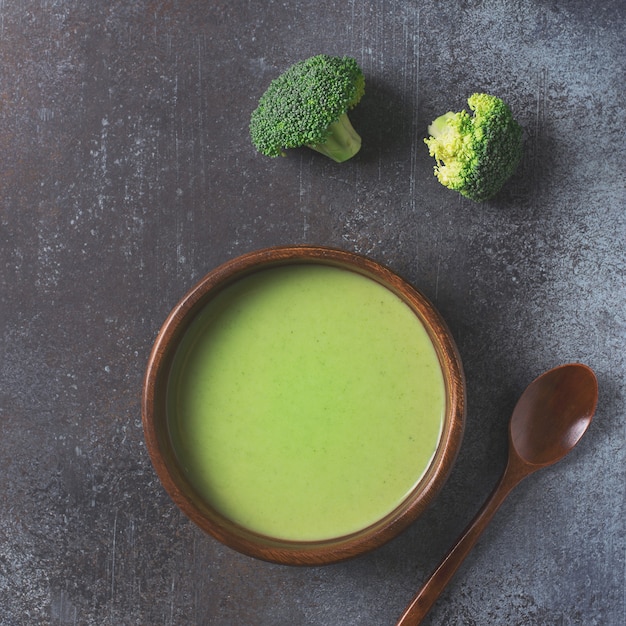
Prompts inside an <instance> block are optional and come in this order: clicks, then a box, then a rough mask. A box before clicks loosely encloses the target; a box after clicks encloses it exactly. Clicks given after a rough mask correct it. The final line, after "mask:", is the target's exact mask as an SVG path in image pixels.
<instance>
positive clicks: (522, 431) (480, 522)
mask: <svg viewBox="0 0 626 626" xmlns="http://www.w3.org/2000/svg"><path fill="white" fill-rule="evenodd" d="M597 401H598V381H597V380H596V376H595V374H594V373H593V371H592V370H591V369H590V368H589V367H587V366H586V365H582V364H580V363H570V364H567V365H561V366H560V367H555V368H554V369H551V370H549V371H547V372H545V373H544V374H542V375H541V376H539V377H538V378H536V379H535V380H534V381H533V382H532V383H531V384H530V385H529V386H528V387H527V388H526V390H525V391H524V393H523V394H522V396H521V397H520V399H519V401H518V402H517V404H516V406H515V408H514V409H513V414H512V416H511V421H510V424H509V457H508V462H507V466H506V469H505V470H504V473H503V474H502V477H501V478H500V482H499V483H498V484H497V485H496V487H495V489H494V490H493V491H492V492H491V495H490V496H489V497H488V498H487V501H486V502H485V503H484V504H483V506H482V508H481V509H480V510H479V511H478V513H477V514H476V516H475V517H474V519H473V520H472V521H471V522H470V524H469V525H468V526H467V528H466V529H465V530H464V531H463V532H462V533H461V536H460V537H459V539H458V540H457V542H456V544H455V545H454V546H453V547H452V549H451V550H450V551H449V552H448V554H447V555H446V556H445V557H444V558H443V560H442V561H441V563H440V564H439V566H438V567H437V569H436V570H435V571H434V572H433V574H432V575H431V576H430V578H429V579H428V580H427V581H426V583H425V584H424V585H423V586H422V588H421V589H420V590H419V592H418V593H417V594H416V595H415V596H414V597H413V600H412V601H411V602H410V604H409V605H408V607H407V608H406V609H405V611H404V613H403V614H402V616H401V617H400V620H399V621H398V623H397V626H417V624H420V623H421V621H422V619H423V618H424V617H425V616H426V614H427V613H428V611H429V610H430V609H431V607H432V606H433V604H434V603H435V602H436V601H437V598H438V597H439V595H440V594H441V592H442V591H443V590H444V588H445V587H446V585H447V584H448V583H449V582H450V580H451V579H452V576H453V575H454V573H455V572H456V571H457V569H458V568H459V567H460V565H461V563H462V562H463V561H464V560H465V557H466V556H467V555H468V554H469V553H470V551H471V549H472V548H473V547H474V545H475V544H476V542H477V541H478V539H479V537H480V536H481V535H482V533H483V531H484V530H485V528H486V527H487V525H488V524H489V522H490V521H491V519H492V518H493V516H494V514H495V512H496V511H497V510H498V508H499V507H500V505H501V504H502V502H504V499H505V498H506V497H507V495H508V494H509V493H510V492H511V490H512V489H513V488H514V487H515V486H516V485H517V484H519V482H520V481H521V480H523V479H524V478H525V477H526V476H528V475H530V474H532V473H533V472H535V471H537V470H538V469H540V468H542V467H547V466H548V465H552V464H553V463H556V462H557V461H559V460H560V459H562V458H563V457H564V456H565V455H566V454H567V453H568V452H569V451H570V450H572V448H573V447H574V446H575V445H576V444H577V443H578V442H579V441H580V438H581V437H582V436H583V434H584V433H585V431H586V430H587V428H588V426H589V424H590V423H591V419H592V417H593V414H594V412H595V409H596V404H597Z"/></svg>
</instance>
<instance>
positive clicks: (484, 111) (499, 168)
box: [424, 93, 522, 202]
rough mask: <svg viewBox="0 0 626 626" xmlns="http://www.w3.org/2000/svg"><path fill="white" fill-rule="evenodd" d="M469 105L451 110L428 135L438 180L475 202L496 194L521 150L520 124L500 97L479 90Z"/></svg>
mask: <svg viewBox="0 0 626 626" xmlns="http://www.w3.org/2000/svg"><path fill="white" fill-rule="evenodd" d="M467 102H468V104H469V107H470V109H471V110H472V111H473V112H474V115H473V116H471V115H469V113H467V111H460V112H459V113H452V112H448V113H445V114H444V115H441V116H440V117H438V118H437V119H436V120H435V121H434V122H433V123H432V124H431V125H430V126H429V127H428V132H429V134H430V137H428V138H427V139H425V140H424V141H425V143H426V145H427V146H428V149H429V152H430V155H431V156H432V157H434V158H435V160H436V162H437V164H436V165H435V176H436V177H437V179H438V180H439V182H440V183H441V184H442V185H444V186H445V187H448V188H449V189H453V190H455V191H458V192H459V193H460V194H462V195H463V196H465V197H467V198H470V199H471V200H474V201H476V202H480V201H482V200H487V199H489V198H491V197H493V196H494V195H495V194H496V193H498V191H500V189H501V188H502V186H503V185H504V183H505V182H506V181H507V180H508V179H509V178H510V177H511V175H512V174H513V172H514V171H515V170H516V168H517V166H518V164H519V162H520V159H521V156H522V129H521V127H520V125H519V124H518V123H517V122H516V121H515V119H514V118H513V114H512V113H511V109H509V107H508V106H507V105H506V104H505V103H504V102H503V101H502V100H501V99H500V98H497V97H495V96H489V95H487V94H478V93H475V94H473V95H472V96H470V97H469V98H468V101H467Z"/></svg>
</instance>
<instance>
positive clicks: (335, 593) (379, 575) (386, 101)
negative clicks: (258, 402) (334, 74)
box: [0, 0, 626, 626]
mask: <svg viewBox="0 0 626 626" xmlns="http://www.w3.org/2000/svg"><path fill="white" fill-rule="evenodd" d="M625 7H626V5H625V4H624V2H623V0H607V1H604V2H597V3H590V2H588V0H571V1H568V2H556V1H554V0H552V1H550V0H516V1H513V0H511V1H505V0H475V1H471V0H467V1H451V2H437V1H435V0H422V1H419V2H409V1H406V2H401V1H397V2H395V1H392V0H364V1H362V2H357V1H356V0H352V1H346V2H331V1H330V0H317V1H316V2H295V1H292V0H285V1H284V2H276V1H269V0H266V1H261V2H249V1H248V2H246V1H243V0H229V1H228V2H227V1H225V0H222V1H217V0H216V1H207V0H201V1H195V0H188V1H183V0H181V1H179V2H167V1H165V0H163V1H160V0H155V1H149V0H125V1H121V0H111V1H110V2H96V1H93V0H92V1H87V2H85V1H78V0H54V1H53V0H37V1H36V2H35V1H32V0H18V1H16V2H0V61H1V62H0V163H1V178H0V474H1V475H2V482H1V484H0V607H1V610H0V624H1V625H2V626H18V625H31V624H79V625H98V626H100V625H103V624H115V625H122V624H124V625H126V624H129V625H130V624H143V625H173V624H199V625H202V624H211V625H213V624H215V625H218V626H248V625H258V626H300V625H302V626H304V625H311V626H334V625H346V626H348V625H355V626H379V625H380V626H384V625H392V624H394V623H395V620H396V619H397V617H398V616H399V615H400V613H401V612H402V610H403V608H404V606H405V604H406V603H407V602H408V601H409V599H410V597H411V596H412V594H413V592H414V591H415V590H416V589H417V588H418V586H419V585H420V583H421V582H422V581H423V580H424V578H425V577H426V576H427V574H428V573H429V571H430V570H431V569H432V568H433V567H434V566H435V565H436V563H437V561H438V560H439V558H440V557H441V556H442V555H443V554H444V552H445V550H446V548H447V547H448V546H449V545H450V543H451V542H452V540H453V539H454V538H455V536H456V535H457V534H458V533H459V532H460V531H461V530H462V528H463V527H464V525H465V524H466V522H467V521H468V520H469V519H470V518H471V517H472V515H473V514H474V512H475V511H476V510H477V508H478V507H479V505H480V504H481V502H482V501H483V499H484V498H485V497H486V495H487V494H488V493H489V491H490V490H491V488H492V486H493V485H494V483H495V482H496V480H497V477H498V475H499V473H500V472H501V470H502V469H503V464H504V460H505V454H506V453H505V444H506V427H507V422H508V417H509V414H510V412H511V410H512V407H513V405H514V403H515V401H516V399H517V397H518V395H519V394H520V393H521V391H522V390H523V389H524V387H525V386H526V385H527V384H528V383H529V382H530V381H531V380H532V379H533V378H534V377H535V376H537V375H538V374H540V373H541V372H542V371H543V370H545V369H548V368H550V367H552V366H554V365H557V364H559V363H563V362H568V361H583V362H585V363H587V364H588V365H590V366H591V367H593V368H594V369H595V371H596V373H597V375H598V378H599V383H600V393H601V395H600V402H599V406H598V411H597V416H596V418H595V420H594V423H593V425H592V428H591V430H590V432H589V433H588V434H587V435H585V438H584V439H583V441H582V442H581V444H580V446H579V447H578V448H577V449H576V450H575V451H574V452H573V453H572V454H571V456H569V457H568V458H566V459H565V460H564V461H562V462H561V463H560V464H559V465H557V466H555V467H553V468H550V469H548V470H544V471H543V472H542V473H539V474H536V475H534V476H533V477H531V478H529V479H528V480H527V481H526V482H525V483H524V484H523V485H521V486H520V487H519V489H518V490H517V491H516V492H515V493H514V495H513V496H512V497H511V499H510V500H509V501H508V502H507V503H506V504H505V506H504V507H503V509H502V510H501V511H500V512H499V513H498V515H497V517H496V519H495V520H494V522H493V524H492V526H491V527H490V528H489V529H488V531H487V533H486V534H485V535H484V536H483V538H482V539H481V541H480V542H479V545H478V546H477V548H476V549H475V551H474V552H473V553H472V554H471V555H470V557H469V559H468V560H467V561H466V563H465V564H464V565H463V567H462V568H461V570H460V571H459V572H458V574H457V576H456V577H455V579H454V580H453V582H452V583H451V585H450V586H449V588H448V589H447V590H446V592H445V593H444V595H443V596H442V598H441V599H440V601H439V603H438V604H437V605H436V607H435V608H434V609H433V611H432V612H431V614H430V615H429V617H428V618H427V620H426V623H427V624H432V625H445V626H456V625H470V624H476V625H487V624H488V625H509V626H510V625H524V626H526V625H555V624H559V625H568V626H570V625H576V626H593V625H598V626H620V625H621V624H623V623H624V614H625V606H624V597H625V596H624V593H625V580H624V571H625V564H624V549H625V548H624V513H625V506H624V505H625V500H624V485H625V475H624V467H625V453H624V434H625V428H624V422H625V417H626V406H625V398H624V390H625V383H626V380H625V377H626V364H625V361H624V355H625V352H626V350H625V347H626V346H625V344H626V312H625V311H626V306H625V304H626V287H625V273H626V252H625V241H626V212H625V210H626V202H625V200H626V198H625V184H624V183H625V169H624V162H625V160H626V150H625V148H624V128H625V126H626V114H625V112H624V106H625V104H626V102H625V98H624V87H625V65H626V64H625V62H624V61H625V59H624V25H625V13H626V11H625ZM320 52H327V53H332V54H349V55H352V56H354V57H355V58H356V59H357V60H358V61H359V62H360V63H361V65H362V67H363V69H364V71H365V73H366V76H367V83H368V87H367V95H366V97H365V98H364V100H363V102H362V104H361V105H360V106H359V108H358V109H357V110H356V111H355V112H354V114H353V116H352V120H353V123H354V125H355V127H356V128H357V129H358V130H359V132H360V133H361V135H362V137H363V142H364V146H363V149H362V151H361V153H360V154H359V155H358V156H357V157H356V158H355V159H353V160H352V161H350V162H348V163H345V164H342V165H337V164H334V163H332V162H330V161H328V160H325V159H324V158H323V157H321V156H320V155H317V154H315V153H313V152H310V151H306V150H303V151H294V152H292V153H290V154H289V155H288V156H287V157H286V158H284V159H278V160H271V159H267V158H265V157H261V156H259V155H257V154H256V153H255V152H254V150H253V149H252V147H251V145H250V143H249V139H248V135H247V124H248V118H249V114H250V112H251V110H252V109H253V108H254V106H255V101H256V99H257V98H258V96H259V95H260V93H261V92H262V91H263V90H264V88H265V86H266V85H267V83H268V82H269V80H271V79H272V78H273V77H274V76H275V75H276V74H277V73H278V72H279V71H282V69H284V68H285V67H287V66H288V65H290V64H291V63H292V62H294V61H296V60H299V59H301V58H305V57H307V56H310V55H312V54H317V53H320ZM477 90H478V91H488V92H492V93H495V94H496V95H500V96H501V97H503V98H504V99H505V100H507V101H508V102H509V103H510V105H511V107H512V108H513V110H514V111H515V113H516V115H517V116H518V118H519V120H520V122H521V123H522V124H523V126H524V128H525V145H526V150H525V157H524V160H523V163H522V165H521V167H520V169H519V171H518V172H517V173H516V175H515V176H514V177H513V179H512V180H511V181H510V184H509V185H508V186H507V187H506V189H505V190H504V191H503V192H502V193H501V194H500V195H499V196H498V197H497V198H496V199H494V200H492V201H490V202H487V203H484V204H480V205H477V204H473V203H471V202H469V201H466V200H464V199H462V198H461V197H460V196H458V195H457V194H455V193H454V192H451V191H449V190H447V189H444V188H443V187H442V186H441V185H439V184H438V183H437V181H436V180H435V179H434V177H433V175H432V163H431V159H430V157H429V156H428V154H427V150H426V148H425V146H424V145H423V143H422V138H423V137H424V135H425V133H426V126H427V125H428V123H429V122H430V121H431V119H432V118H433V117H435V116H436V115H438V114H440V113H442V112H444V111H446V110H448V109H458V108H461V107H462V106H464V103H465V99H466V97H467V96H468V95H469V94H470V93H472V92H473V91H477ZM284 243H316V244H325V245H332V246H339V247H342V248H345V249H348V250H353V251H357V252H360V253H364V254H367V255H370V256H371V257H372V258H374V259H376V260H378V261H381V262H384V263H386V264H388V265H389V266H390V267H391V268H392V269H394V270H396V271H397V272H399V273H400V274H401V275H403V276H404V277H406V278H407V279H409V280H410V281H411V282H412V283H413V284H414V285H415V286H416V287H418V288H419V289H421V290H422V291H423V292H424V293H425V294H426V295H427V296H428V297H429V298H430V299H431V300H432V301H433V302H434V303H435V305H436V306H437V307H438V308H439V310H440V311H441V313H442V314H443V315H444V317H445V318H446V320H447V321H448V323H449V325H450V327H451V329H452V332H453V334H454V336H455V338H456V340H457V342H458V345H459V349H460V352H461V355H462V357H463V361H464V364H465V369H466V374H467V384H468V420H467V429H466V436H465V440H464V444H463V448H462V451H461V454H460V456H459V459H458V463H457V465H456V467H455V469H454V471H453V473H452V475H451V477H450V480H449V482H448V483H447V485H446V486H445V488H444V490H443V491H442V493H441V495H440V497H439V498H438V499H437V501H436V503H435V504H434V505H433V507H432V508H431V509H430V510H429V511H428V512H427V514H426V515H425V516H424V517H423V518H422V519H420V520H418V521H417V522H416V523H415V524H414V525H413V526H411V528H409V529H408V530H407V531H406V532H405V533H404V534H403V535H401V536H400V537H398V538H397V539H395V540H394V541H392V542H391V543H389V544H388V545H386V546H384V547H383V548H381V549H379V550H378V551H376V552H374V553H372V554H370V555H367V556H364V557H360V558H358V559H355V560H353V561H349V562H346V563H343V564H338V565H333V566H329V567H323V568H302V569H293V568H287V567H281V566H276V565H270V564H266V563H261V562H257V561H255V560H253V559H250V558H247V557H244V556H241V555H239V554H237V553H235V552H233V551H232V550H230V549H228V548H225V547H222V546H221V545H220V544H219V543H217V542H216V541H215V540H213V539H212V538H210V537H208V536H206V535H204V534H203V533H202V532H201V531H200V530H198V529H197V528H196V527H195V526H194V525H193V524H192V523H191V522H189V521H188V520H187V519H186V518H185V517H184V516H183V515H182V514H181V513H180V512H179V511H178V510H177V509H176V507H175V506H174V505H173V504H172V502H171V501H170V499H169V498H168V496H167V495H166V494H165V492H164V490H163V489H162V487H161V485H160V483H159V481H158V479H157V477H156V475H155V473H154V471H153V469H152V466H151V464H150V461H149V459H148V456H147V453H146V449H145V445H144V441H143V432H142V428H141V415H140V392H141V384H142V376H143V373H144V369H145V364H146V360H147V356H148V353H149V350H150V348H151V345H152V342H153V340H154V338H155V335H156V333H157V331H158V329H159V327H160V325H161V323H162V322H163V321H164V319H165V316H166V315H167V313H168V312H169V310H170V309H171V307H172V306H173V305H174V304H175V303H176V301H177V300H178V298H180V297H181V296H182V295H183V294H184V293H185V292H186V291H187V289H188V288H189V287H191V285H193V284H194V283H195V282H196V281H197V280H198V279H199V278H200V277H201V276H202V275H203V274H204V273H206V272H207V271H208V270H210V269H211V268H213V267H214V266H216V265H217V264H219V263H221V262H222V261H225V260H226V259H228V258H231V257H233V256H235V255H237V254H239V253H243V252H247V251H249V250H252V249H256V248H260V247H263V246H268V245H273V244H284Z"/></svg>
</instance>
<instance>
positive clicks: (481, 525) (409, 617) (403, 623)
mask: <svg viewBox="0 0 626 626" xmlns="http://www.w3.org/2000/svg"><path fill="white" fill-rule="evenodd" d="M509 469H511V468H510V467H508V468H507V470H505V472H504V474H503V475H502V478H501V479H500V481H499V482H498V484H497V486H496V487H495V489H494V490H493V491H492V492H491V495H490V496H489V497H488V498H487V500H486V501H485V503H484V504H483V506H482V507H481V509H480V510H479V511H478V513H477V514H476V516H475V517H474V519H473V520H472V521H471V522H470V523H469V525H468V526H467V527H466V528H465V530H464V531H463V532H462V533H461V536H460V537H459V538H458V540H457V542H456V543H455V544H454V546H453V547H452V548H451V549H450V551H449V552H448V554H446V556H445V557H444V558H443V560H442V561H441V563H440V564H439V565H438V567H437V569H436V570H435V571H434V572H433V573H432V574H431V576H430V578H429V579H428V580H427V581H426V583H425V584H424V586H423V587H422V588H421V589H420V590H419V591H418V592H417V594H416V595H415V596H414V597H413V600H412V601H411V603H410V604H409V605H408V606H407V608H406V609H405V611H404V613H403V614H402V617H400V620H399V621H398V623H397V626H417V625H418V624H420V623H421V621H422V620H423V619H424V617H425V616H426V614H427V613H428V611H429V610H430V609H431V607H432V606H433V604H435V602H436V601H437V598H439V596H440V595H441V592H442V591H443V590H444V589H445V587H446V585H447V584H448V583H449V582H450V580H451V579H452V576H454V573H455V572H456V571H457V569H458V568H459V566H460V565H461V563H462V562H463V561H464V560H465V557H466V556H467V555H468V554H469V553H470V551H471V549H472V548H473V547H474V545H475V544H476V542H477V541H478V539H479V537H480V536H481V535H482V532H483V531H484V530H485V528H486V527H487V525H488V524H489V522H490V521H491V519H492V518H493V516H494V514H495V512H496V511H497V510H498V508H499V507H500V505H501V504H502V502H504V499H505V498H506V497H507V495H508V494H509V493H510V491H511V490H512V489H513V487H515V486H516V485H517V484H518V483H519V482H520V481H521V480H522V478H524V474H522V473H520V472H518V471H509Z"/></svg>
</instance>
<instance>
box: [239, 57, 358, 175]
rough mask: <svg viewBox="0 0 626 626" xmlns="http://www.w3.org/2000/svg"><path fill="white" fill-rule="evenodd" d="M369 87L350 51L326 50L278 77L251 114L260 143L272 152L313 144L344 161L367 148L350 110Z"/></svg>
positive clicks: (280, 153) (254, 137) (252, 132)
mask: <svg viewBox="0 0 626 626" xmlns="http://www.w3.org/2000/svg"><path fill="white" fill-rule="evenodd" d="M364 93H365V77H364V76H363V72H362V71H361V69H360V68H359V66H358V65H357V62H356V61H355V60H354V59H352V58H350V57H343V58H341V57H333V56H328V55H325V54H320V55H317V56H314V57H311V58H309V59H306V60H304V61H300V62H298V63H296V64H295V65H292V66H291V67H290V68H289V69H288V70H286V71H285V72H284V73H283V74H281V75H280V76H279V77H278V78H276V79H274V80H273V81H272V82H271V83H270V85H269V87H268V88H267V91H266V92H265V93H264V94H263V96H261V98H260V100H259V105H258V107H257V108H256V109H255V110H254V111H253V113H252V116H251V118H250V136H251V138H252V143H253V144H254V146H255V147H256V149H257V150H258V151H259V152H261V153H262V154H265V155H267V156H270V157H277V156H284V155H285V149H287V148H298V147H300V146H307V147H309V148H312V149H313V150H317V151H318V152H321V153H322V154H325V155H326V156H328V157H330V158H331V159H333V160H335V161H337V162H338V163H341V162H342V161H346V160H348V159H349V158H351V157H353V156H354V155H355V154H356V153H357V152H358V151H359V149H360V148H361V137H360V136H359V135H358V134H357V132H356V131H355V130H354V128H353V127H352V124H351V123H350V120H349V119H348V115H347V112H348V111H349V110H350V109H351V108H353V107H354V106H356V105H357V104H358V102H359V100H360V99H361V97H362V96H363V94H364Z"/></svg>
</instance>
